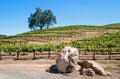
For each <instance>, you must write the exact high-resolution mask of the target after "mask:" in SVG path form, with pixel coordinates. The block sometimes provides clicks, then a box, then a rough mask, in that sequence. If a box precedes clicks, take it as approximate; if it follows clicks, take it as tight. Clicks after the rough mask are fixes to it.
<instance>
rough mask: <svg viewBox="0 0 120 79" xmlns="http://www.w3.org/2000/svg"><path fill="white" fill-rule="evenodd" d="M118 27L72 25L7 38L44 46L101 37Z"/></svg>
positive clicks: (116, 30) (112, 25)
mask: <svg viewBox="0 0 120 79" xmlns="http://www.w3.org/2000/svg"><path fill="white" fill-rule="evenodd" d="M117 26H118V24H117V25H114V24H110V25H105V26H91V25H71V26H62V27H55V28H49V29H43V30H35V31H30V32H26V33H22V34H17V35H15V36H9V37H5V38H4V39H9V40H25V41H28V44H43V43H48V42H52V43H57V44H58V43H61V42H71V41H73V40H82V39H85V38H91V37H96V36H101V35H104V34H106V33H112V32H118V31H119V29H117V28H114V29H113V28H111V27H117Z"/></svg>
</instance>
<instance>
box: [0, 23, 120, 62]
mask: <svg viewBox="0 0 120 79" xmlns="http://www.w3.org/2000/svg"><path fill="white" fill-rule="evenodd" d="M31 42H32V43H31ZM35 42H37V43H35ZM65 46H72V47H76V48H78V49H79V57H80V59H94V60H95V59H109V60H110V59H120V29H119V24H117V26H116V25H115V27H114V25H108V26H107V25H105V26H86V25H76V26H66V27H56V28H49V29H43V30H35V31H30V32H26V33H22V34H17V35H15V36H8V37H4V38H2V39H0V59H6V58H13V59H38V58H56V57H57V54H59V52H60V50H61V49H62V48H63V47H65Z"/></svg>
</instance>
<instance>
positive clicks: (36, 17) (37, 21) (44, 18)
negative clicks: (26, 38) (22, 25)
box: [28, 7, 57, 30]
mask: <svg viewBox="0 0 120 79" xmlns="http://www.w3.org/2000/svg"><path fill="white" fill-rule="evenodd" d="M28 23H29V28H30V29H33V30H35V29H36V28H40V29H41V30H42V29H43V27H44V26H47V28H48V27H49V26H50V25H53V24H56V23H57V21H56V16H55V15H53V12H52V11H51V10H45V11H42V10H41V9H40V8H39V7H38V8H36V11H35V12H34V13H33V14H31V15H30V17H29V18H28Z"/></svg>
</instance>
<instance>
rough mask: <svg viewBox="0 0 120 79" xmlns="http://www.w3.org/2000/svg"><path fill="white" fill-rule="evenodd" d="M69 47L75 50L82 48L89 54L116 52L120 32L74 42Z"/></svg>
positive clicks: (119, 44) (118, 45) (119, 43)
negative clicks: (94, 52) (92, 52)
mask: <svg viewBox="0 0 120 79" xmlns="http://www.w3.org/2000/svg"><path fill="white" fill-rule="evenodd" d="M70 45H71V46H73V47H77V48H84V49H85V50H87V51H89V52H90V51H95V50H97V51H100V52H108V51H113V52H118V51H120V50H119V47H120V32H116V33H109V34H107V35H104V36H99V37H93V38H88V39H84V40H75V41H72V42H70ZM108 48H112V49H108Z"/></svg>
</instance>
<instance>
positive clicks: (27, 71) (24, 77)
mask: <svg viewBox="0 0 120 79" xmlns="http://www.w3.org/2000/svg"><path fill="white" fill-rule="evenodd" d="M33 62H35V61H33ZM50 66H51V64H45V63H42V64H40V63H29V64H27V63H16V62H15V63H12V64H11V63H7V64H3V63H0V79H120V75H119V74H120V71H110V72H111V73H112V76H107V77H105V76H100V75H96V76H93V77H91V76H83V75H80V74H79V72H74V73H69V74H60V73H49V72H46V71H45V70H46V69H47V68H49V67H50Z"/></svg>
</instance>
